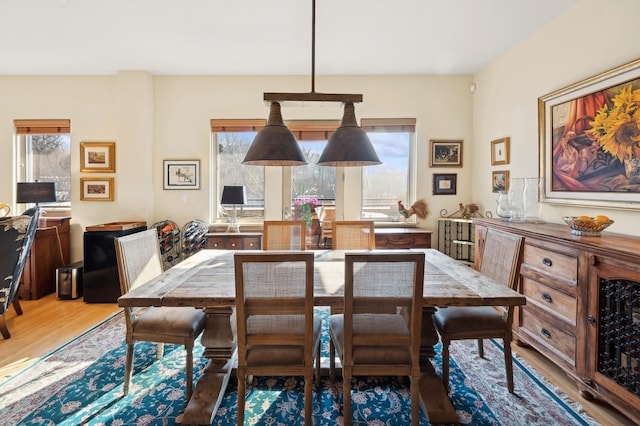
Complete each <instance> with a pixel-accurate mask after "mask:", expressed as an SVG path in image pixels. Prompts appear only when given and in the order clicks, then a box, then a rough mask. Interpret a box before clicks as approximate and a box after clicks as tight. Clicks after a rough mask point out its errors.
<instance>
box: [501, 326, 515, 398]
mask: <svg viewBox="0 0 640 426" xmlns="http://www.w3.org/2000/svg"><path fill="white" fill-rule="evenodd" d="M503 343H504V370H505V372H506V374H507V389H508V390H509V393H513V358H512V357H511V341H510V340H509V339H503Z"/></svg>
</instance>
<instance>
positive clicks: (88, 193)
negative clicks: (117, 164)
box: [80, 177, 115, 201]
mask: <svg viewBox="0 0 640 426" xmlns="http://www.w3.org/2000/svg"><path fill="white" fill-rule="evenodd" d="M114 185H115V179H114V178H112V177H97V178H80V200H82V201H113V194H114Z"/></svg>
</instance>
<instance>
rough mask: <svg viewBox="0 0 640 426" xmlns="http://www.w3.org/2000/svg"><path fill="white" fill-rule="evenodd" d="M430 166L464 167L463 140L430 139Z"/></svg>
mask: <svg viewBox="0 0 640 426" xmlns="http://www.w3.org/2000/svg"><path fill="white" fill-rule="evenodd" d="M429 142H430V144H431V155H430V156H429V167H462V141H461V140H433V139H432V140H430V141H429Z"/></svg>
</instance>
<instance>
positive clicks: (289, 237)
mask: <svg viewBox="0 0 640 426" xmlns="http://www.w3.org/2000/svg"><path fill="white" fill-rule="evenodd" d="M306 227H307V223H306V222H305V221H304V220H265V221H264V225H263V229H262V249H263V250H304V249H305V246H306Z"/></svg>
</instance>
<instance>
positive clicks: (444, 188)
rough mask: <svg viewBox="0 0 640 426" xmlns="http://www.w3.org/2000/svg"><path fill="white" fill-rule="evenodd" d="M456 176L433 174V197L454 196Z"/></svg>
mask: <svg viewBox="0 0 640 426" xmlns="http://www.w3.org/2000/svg"><path fill="white" fill-rule="evenodd" d="M457 179H458V175H457V174H455V173H454V174H434V175H433V195H455V193H456V180H457Z"/></svg>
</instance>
